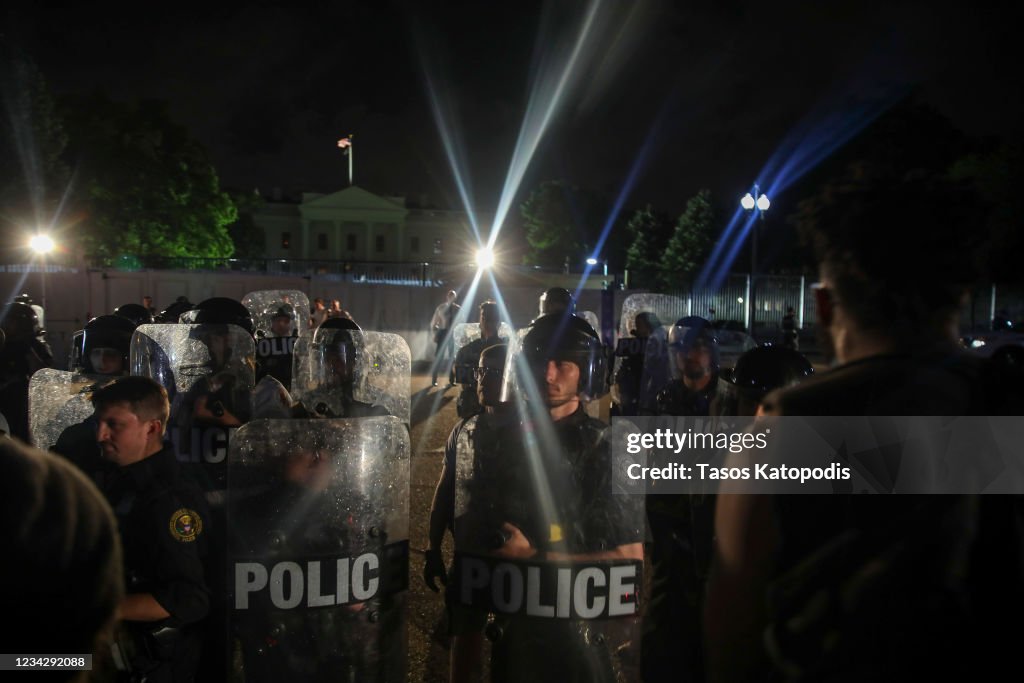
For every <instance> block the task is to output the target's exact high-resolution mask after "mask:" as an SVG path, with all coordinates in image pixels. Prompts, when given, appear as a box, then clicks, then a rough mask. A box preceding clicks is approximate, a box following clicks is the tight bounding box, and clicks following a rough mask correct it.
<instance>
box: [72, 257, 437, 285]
mask: <svg viewBox="0 0 1024 683" xmlns="http://www.w3.org/2000/svg"><path fill="white" fill-rule="evenodd" d="M88 266H89V268H92V269H101V270H115V271H122V272H135V271H142V270H177V271H212V272H244V273H266V274H269V275H298V276H313V275H315V276H317V277H321V278H326V279H328V280H331V279H334V280H336V281H339V282H366V283H374V284H398V285H420V286H434V285H435V284H439V283H441V281H442V279H443V276H444V275H445V274H446V273H447V272H448V271H449V269H451V268H453V267H455V266H449V265H445V264H439V263H426V262H389V261H359V262H353V261H333V260H311V259H245V258H187V257H164V256H120V257H117V258H92V259H90V260H89V262H88Z"/></svg>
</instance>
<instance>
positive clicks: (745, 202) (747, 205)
mask: <svg viewBox="0 0 1024 683" xmlns="http://www.w3.org/2000/svg"><path fill="white" fill-rule="evenodd" d="M740 206H742V207H743V208H744V209H746V210H747V211H750V210H751V209H753V208H754V197H753V196H751V194H750V193H749V192H748V193H746V194H745V195H743V199H741V200H740Z"/></svg>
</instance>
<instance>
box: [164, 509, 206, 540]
mask: <svg viewBox="0 0 1024 683" xmlns="http://www.w3.org/2000/svg"><path fill="white" fill-rule="evenodd" d="M169 526H170V531H171V536H173V537H174V540H176V541H178V542H180V543H191V542H192V541H194V540H196V539H197V538H199V534H201V533H203V518H202V517H200V516H199V515H198V514H197V513H196V512H195V511H194V510H189V509H188V508H181V509H180V510H178V511H177V512H175V513H174V514H173V515H171V522H170V525H169Z"/></svg>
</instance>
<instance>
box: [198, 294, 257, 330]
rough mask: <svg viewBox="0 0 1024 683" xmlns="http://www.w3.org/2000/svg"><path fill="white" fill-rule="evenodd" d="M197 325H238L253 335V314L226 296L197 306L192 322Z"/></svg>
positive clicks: (208, 300) (216, 297) (202, 302)
mask: <svg viewBox="0 0 1024 683" xmlns="http://www.w3.org/2000/svg"><path fill="white" fill-rule="evenodd" d="M191 322H193V323H195V324H197V325H209V324H213V325H237V326H238V327H241V328H242V329H243V330H245V331H246V332H248V333H249V335H250V336H252V334H253V324H252V314H251V313H249V309H248V308H246V307H245V306H243V305H242V304H241V302H239V301H235V300H234V299H229V298H227V297H224V296H215V297H213V298H212V299H206V300H205V301H201V302H200V303H199V305H198V306H196V314H195V318H194V319H193V320H192V321H191Z"/></svg>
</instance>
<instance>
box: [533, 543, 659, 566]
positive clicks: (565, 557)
mask: <svg viewBox="0 0 1024 683" xmlns="http://www.w3.org/2000/svg"><path fill="white" fill-rule="evenodd" d="M545 558H546V559H547V560H548V561H549V562H595V561H600V560H641V561H642V560H643V559H644V545H643V543H627V544H625V545H620V546H616V547H614V548H612V549H611V550H601V551H599V552H594V553H578V554H575V555H571V554H569V553H556V552H548V553H547V554H546V555H545Z"/></svg>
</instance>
